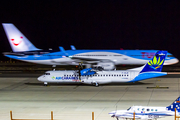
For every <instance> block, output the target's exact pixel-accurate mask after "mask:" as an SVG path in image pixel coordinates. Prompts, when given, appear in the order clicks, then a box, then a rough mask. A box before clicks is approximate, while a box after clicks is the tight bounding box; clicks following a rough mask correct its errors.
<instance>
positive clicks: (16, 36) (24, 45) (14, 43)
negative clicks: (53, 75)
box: [2, 23, 40, 52]
mask: <svg viewBox="0 0 180 120" xmlns="http://www.w3.org/2000/svg"><path fill="white" fill-rule="evenodd" d="M2 25H3V28H4V31H5V33H6V36H7V38H8V41H9V44H10V45H11V48H12V50H13V52H23V51H33V50H40V49H38V48H36V47H35V46H34V45H33V44H32V43H31V42H30V41H29V40H28V39H27V38H26V37H25V36H24V35H23V34H22V33H21V32H20V31H19V30H18V29H17V28H16V27H15V26H14V25H13V24H12V23H2Z"/></svg>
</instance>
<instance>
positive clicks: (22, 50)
mask: <svg viewBox="0 0 180 120" xmlns="http://www.w3.org/2000/svg"><path fill="white" fill-rule="evenodd" d="M2 25H3V28H4V30H5V33H6V35H7V38H8V41H9V43H10V46H11V48H12V51H13V52H5V53H4V55H5V56H6V57H9V58H12V59H16V60H21V61H26V62H32V63H37V64H45V65H53V66H56V65H79V63H80V62H83V64H84V65H87V66H91V65H92V64H95V65H97V66H101V67H103V68H104V70H113V69H115V65H120V64H123V65H133V64H134V65H143V64H146V63H147V62H148V61H150V60H151V59H152V57H153V56H154V55H155V53H156V52H157V51H158V50H76V48H75V47H74V46H71V50H64V48H63V47H59V49H60V51H55V50H42V49H38V48H36V47H35V46H34V45H33V44H32V43H31V42H30V41H29V40H28V39H27V38H26V37H25V36H24V35H23V34H22V33H21V32H20V31H19V30H18V29H17V28H16V27H15V26H14V25H13V24H12V23H3V24H2ZM39 41H40V40H39ZM177 62H178V59H177V58H175V57H174V56H173V55H172V54H170V53H167V57H166V59H165V63H164V64H165V65H171V64H175V63H177ZM88 68H89V67H88Z"/></svg>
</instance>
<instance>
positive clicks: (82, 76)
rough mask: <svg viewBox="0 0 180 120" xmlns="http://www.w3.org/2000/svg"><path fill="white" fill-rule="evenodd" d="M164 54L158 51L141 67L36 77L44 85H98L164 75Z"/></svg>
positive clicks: (51, 72)
mask: <svg viewBox="0 0 180 120" xmlns="http://www.w3.org/2000/svg"><path fill="white" fill-rule="evenodd" d="M166 55H167V51H158V52H157V53H156V54H155V56H154V57H153V59H152V60H151V61H153V62H151V61H149V62H148V63H147V64H146V65H144V66H142V67H139V68H134V69H130V70H114V71H103V70H101V71H100V70H96V69H93V68H86V69H83V70H79V71H73V70H67V71H62V70H61V71H47V72H46V73H45V74H44V75H42V76H40V77H38V80H39V81H41V82H44V84H45V85H47V84H48V83H62V82H66V83H69V82H78V83H84V84H94V85H95V86H98V85H99V84H107V83H113V82H115V83H118V82H136V81H141V80H145V79H149V78H154V77H159V76H164V75H166V74H167V73H166V72H161V70H162V67H163V64H164V61H165V57H166ZM150 63H151V64H150Z"/></svg>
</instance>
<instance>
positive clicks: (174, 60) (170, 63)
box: [164, 58, 179, 65]
mask: <svg viewBox="0 0 180 120" xmlns="http://www.w3.org/2000/svg"><path fill="white" fill-rule="evenodd" d="M178 62H179V60H178V59H177V58H174V59H171V60H165V62H164V65H172V64H176V63H178Z"/></svg>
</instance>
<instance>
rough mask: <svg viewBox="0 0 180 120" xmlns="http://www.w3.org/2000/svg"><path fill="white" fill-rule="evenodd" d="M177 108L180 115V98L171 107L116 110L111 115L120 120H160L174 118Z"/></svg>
mask: <svg viewBox="0 0 180 120" xmlns="http://www.w3.org/2000/svg"><path fill="white" fill-rule="evenodd" d="M175 108H176V115H180V97H178V98H177V99H176V100H175V101H174V102H173V103H172V104H171V105H169V106H167V107H150V106H132V107H130V108H129V109H127V110H116V111H112V112H110V113H109V115H111V117H115V118H117V120H118V119H126V120H128V119H130V120H133V118H134V116H133V115H134V113H135V119H141V120H157V119H158V118H162V117H166V116H174V115H175Z"/></svg>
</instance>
